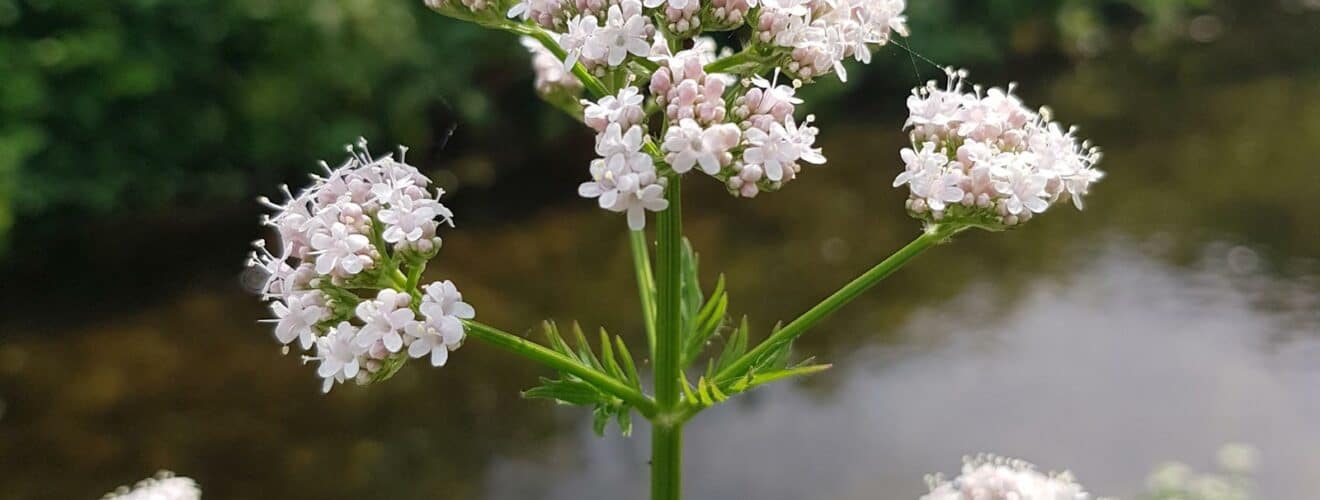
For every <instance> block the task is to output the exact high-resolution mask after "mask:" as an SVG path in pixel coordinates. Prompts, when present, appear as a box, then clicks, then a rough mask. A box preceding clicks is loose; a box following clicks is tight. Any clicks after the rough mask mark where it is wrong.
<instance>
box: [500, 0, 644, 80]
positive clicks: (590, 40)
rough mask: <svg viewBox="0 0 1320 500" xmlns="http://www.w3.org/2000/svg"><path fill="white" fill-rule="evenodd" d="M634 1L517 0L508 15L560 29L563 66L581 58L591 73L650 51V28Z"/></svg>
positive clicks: (570, 66) (596, 72)
mask: <svg viewBox="0 0 1320 500" xmlns="http://www.w3.org/2000/svg"><path fill="white" fill-rule="evenodd" d="M642 8H643V5H642V2H641V1H640V0H521V1H519V2H518V3H517V4H515V5H514V6H513V7H512V8H511V9H509V11H508V16H509V17H516V18H521V19H523V20H530V21H532V22H535V23H536V24H538V25H540V26H541V27H543V28H545V29H548V30H551V31H554V32H556V33H560V34H559V35H558V42H559V45H560V46H561V47H563V49H564V51H565V52H566V53H567V57H566V58H565V59H564V67H565V68H566V69H571V68H572V67H573V65H574V64H576V63H578V62H581V63H582V65H583V66H585V67H586V68H587V70H588V71H591V72H592V74H594V75H596V76H604V75H605V74H606V72H607V71H608V70H609V69H610V68H617V67H619V66H621V65H623V64H624V63H625V62H626V61H627V60H628V58H629V57H630V56H632V57H638V58H645V57H646V56H647V55H649V54H650V52H651V44H652V43H653V42H654V41H655V33H656V28H655V24H654V23H652V22H651V18H650V17H648V16H646V15H644V13H643V12H642Z"/></svg>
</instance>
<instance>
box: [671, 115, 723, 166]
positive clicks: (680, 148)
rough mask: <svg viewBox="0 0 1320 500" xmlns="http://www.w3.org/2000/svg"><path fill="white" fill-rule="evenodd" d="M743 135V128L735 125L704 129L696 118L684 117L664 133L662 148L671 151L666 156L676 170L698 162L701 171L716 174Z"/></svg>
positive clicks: (713, 126) (714, 126)
mask: <svg viewBox="0 0 1320 500" xmlns="http://www.w3.org/2000/svg"><path fill="white" fill-rule="evenodd" d="M741 138H742V131H740V130H738V127H737V126H736V125H732V124H727V123H725V124H721V125H712V126H711V127H709V128H705V129H703V128H702V127H701V125H698V124H697V122H696V121H695V120H692V119H690V118H684V119H683V120H681V121H679V122H678V126H676V127H670V128H669V130H668V131H667V132H666V133H665V141H664V144H663V145H662V148H663V149H664V151H665V152H667V153H669V154H668V155H667V156H666V157H665V159H666V161H668V162H669V166H670V167H672V168H673V169H674V171H675V172H678V173H680V174H681V173H685V172H687V171H688V170H691V169H692V167H693V166H694V165H698V164H699V165H701V171H702V172H705V173H707V174H710V175H715V174H718V173H719V172H720V168H721V166H723V164H725V163H727V161H728V160H727V159H726V158H725V157H726V156H727V154H728V151H729V150H730V149H733V148H734V147H735V146H737V145H738V141H739V140H740V139H741Z"/></svg>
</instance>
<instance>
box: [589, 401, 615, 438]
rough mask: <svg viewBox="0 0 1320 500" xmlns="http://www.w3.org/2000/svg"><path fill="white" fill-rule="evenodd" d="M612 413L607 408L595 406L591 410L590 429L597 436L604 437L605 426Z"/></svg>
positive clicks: (612, 416) (608, 422)
mask: <svg viewBox="0 0 1320 500" xmlns="http://www.w3.org/2000/svg"><path fill="white" fill-rule="evenodd" d="M611 418H614V415H613V414H612V413H610V411H609V408H606V407H603V406H597V407H596V408H595V409H593V410H591V430H592V431H594V432H595V433H596V435H597V436H599V437H605V426H607V425H609V424H610V419H611Z"/></svg>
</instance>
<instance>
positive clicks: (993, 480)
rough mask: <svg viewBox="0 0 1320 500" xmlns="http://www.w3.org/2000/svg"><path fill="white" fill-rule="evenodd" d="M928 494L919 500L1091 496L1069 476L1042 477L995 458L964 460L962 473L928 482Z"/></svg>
mask: <svg viewBox="0 0 1320 500" xmlns="http://www.w3.org/2000/svg"><path fill="white" fill-rule="evenodd" d="M927 483H929V485H930V493H927V494H925V495H923V496H922V497H921V500H1007V499H1014V500H1087V499H1089V498H1090V495H1088V494H1087V493H1086V491H1085V490H1083V489H1082V486H1081V485H1079V484H1077V483H1075V482H1073V478H1072V475H1071V474H1069V473H1067V472H1064V473H1061V474H1043V473H1041V472H1039V471H1037V470H1036V468H1035V466H1034V465H1031V464H1030V463H1027V462H1025V461H1022V460H1016V459H1011V458H1004V457H999V456H995V455H978V456H976V457H967V458H964V459H963V467H962V473H961V474H959V475H958V477H955V478H953V480H950V481H945V480H944V479H943V478H941V477H940V476H939V475H935V476H930V477H928V478H927Z"/></svg>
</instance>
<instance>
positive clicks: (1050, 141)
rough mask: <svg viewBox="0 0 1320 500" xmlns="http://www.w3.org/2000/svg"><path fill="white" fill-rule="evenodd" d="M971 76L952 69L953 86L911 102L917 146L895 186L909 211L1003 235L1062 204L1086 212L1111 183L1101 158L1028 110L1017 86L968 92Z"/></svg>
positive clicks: (921, 92) (1070, 132)
mask: <svg viewBox="0 0 1320 500" xmlns="http://www.w3.org/2000/svg"><path fill="white" fill-rule="evenodd" d="M965 77H966V72H960V71H953V70H949V71H948V79H949V82H948V84H947V85H946V86H944V87H939V86H937V85H936V84H935V83H934V82H931V83H929V84H927V85H926V86H924V87H920V88H918V89H916V90H914V91H913V93H912V96H911V97H909V98H908V102H907V104H908V111H909V113H910V114H909V116H908V120H907V123H906V125H905V126H906V127H907V128H909V129H910V130H911V137H912V143H913V146H912V147H911V148H904V149H903V150H902V151H900V152H899V156H900V157H901V158H902V160H903V164H904V168H903V172H901V173H900V174H898V177H897V178H895V179H894V186H895V187H898V186H904V185H906V186H908V189H909V198H908V202H907V208H908V210H909V212H911V213H912V215H913V216H915V217H917V218H920V219H922V220H926V221H931V222H933V221H942V220H952V221H955V222H958V223H962V224H967V225H972V226H979V227H984V228H989V229H1001V228H1006V227H1011V226H1015V225H1018V224H1021V223H1023V222H1026V221H1027V220H1029V219H1031V218H1032V217H1034V216H1035V215H1038V214H1041V213H1044V212H1045V211H1046V210H1048V209H1049V208H1050V207H1051V206H1053V205H1055V204H1057V203H1060V202H1064V201H1071V202H1072V204H1073V205H1075V206H1076V207H1077V208H1079V209H1080V208H1082V197H1083V196H1085V195H1086V194H1087V193H1088V192H1089V191H1090V186H1091V184H1093V183H1095V182H1096V181H1098V180H1100V179H1101V178H1103V177H1104V173H1103V172H1101V171H1100V170H1098V169H1096V168H1095V164H1096V163H1097V162H1099V161H1100V151H1099V150H1098V149H1096V148H1093V147H1091V146H1090V145H1089V144H1087V143H1086V142H1079V141H1078V139H1077V137H1076V135H1075V133H1076V130H1075V129H1065V128H1064V127H1063V126H1061V125H1059V124H1058V123H1055V122H1052V121H1051V114H1050V112H1049V110H1048V109H1041V110H1039V111H1032V110H1030V109H1028V108H1027V107H1026V106H1025V105H1024V104H1023V103H1022V100H1021V99H1019V98H1018V97H1017V96H1015V95H1013V87H1012V86H1009V87H1008V89H1007V90H1004V89H998V88H992V89H989V90H983V89H981V88H980V87H973V88H972V89H971V90H970V91H967V90H965V85H964V83H963V78H965Z"/></svg>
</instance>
